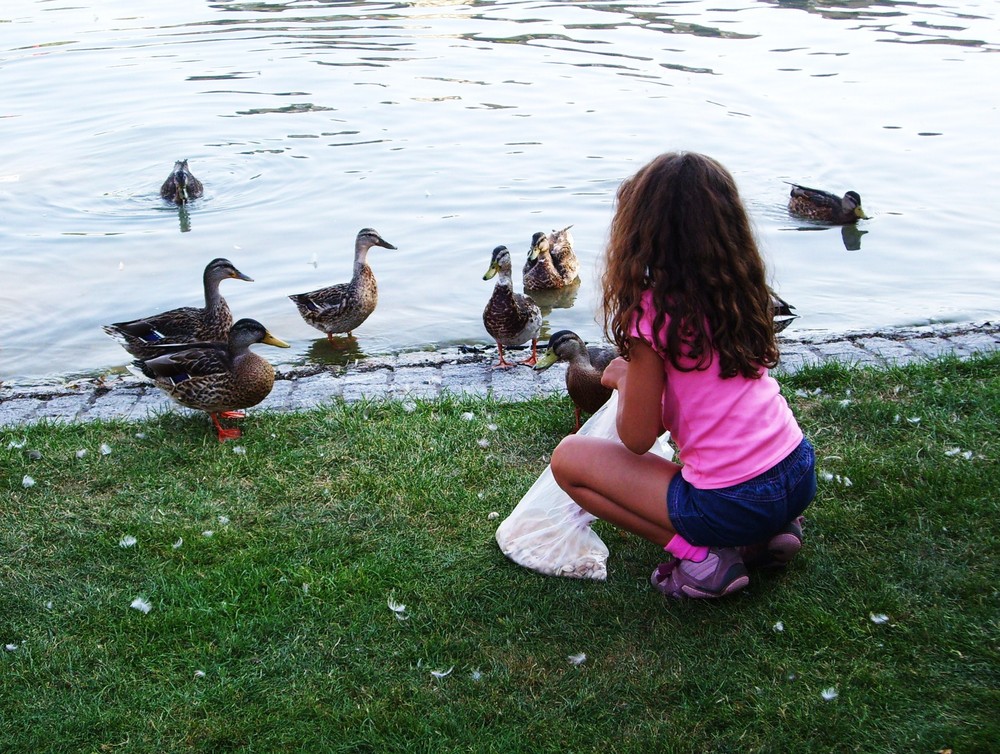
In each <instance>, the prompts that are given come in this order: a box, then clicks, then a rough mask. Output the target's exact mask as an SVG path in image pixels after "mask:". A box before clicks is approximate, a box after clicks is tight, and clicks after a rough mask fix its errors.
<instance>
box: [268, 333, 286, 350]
mask: <svg viewBox="0 0 1000 754" xmlns="http://www.w3.org/2000/svg"><path fill="white" fill-rule="evenodd" d="M261 343H267V344H268V345H269V346H277V347H278V348H291V346H290V345H288V344H287V343H286V342H285V341H283V340H282V339H281V338H276V337H274V336H273V335H271V333H270V332H265V334H264V339H263V340H262V341H261Z"/></svg>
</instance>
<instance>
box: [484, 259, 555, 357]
mask: <svg viewBox="0 0 1000 754" xmlns="http://www.w3.org/2000/svg"><path fill="white" fill-rule="evenodd" d="M510 272H511V264H510V252H509V251H508V250H507V247H506V246H497V247H496V248H495V249H493V257H492V259H491V260H490V267H489V269H488V270H487V271H486V274H485V275H483V280H489V279H490V278H492V277H494V276H495V277H496V279H497V282H496V285H495V286H494V287H493V295H492V296H490V300H489V301H488V302H486V308H485V309H483V324H484V325H485V326H486V332H488V333H489V334H490V335H491V336H492V337H493V339H494V340H495V341H496V343H497V349H498V350H499V351H500V362H499V363H498V364H496V366H497V367H505V368H506V367H512V366H514V364H512V363H510V362H509V361H507V360H506V359H505V358H504V355H503V347H504V346H508V347H511V346H519V345H521V344H522V343H527V342H528V341H529V340H530V341H531V356H530V357H529V358H527V359H525V360H524V361H522V362H520V363H522V364H525V365H527V366H534V364H535V363H536V362H537V361H538V335H539V334H540V333H541V330H542V311H541V309H539V308H538V304H536V303H535V302H534V301H532V300H531V298H530V297H529V296H524V295H522V294H520V293H515V292H514V285H513V283H512V282H511V279H510Z"/></svg>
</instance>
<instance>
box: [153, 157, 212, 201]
mask: <svg viewBox="0 0 1000 754" xmlns="http://www.w3.org/2000/svg"><path fill="white" fill-rule="evenodd" d="M204 193H205V187H204V186H203V185H202V183H201V181H199V180H198V179H197V178H195V177H194V176H193V175H192V174H191V171H190V170H189V169H188V161H187V160H177V162H175V163H174V169H173V170H172V171H170V175H169V176H167V180H165V181H164V182H163V185H162V186H160V196H162V197H163V198H164V199H166V200H167V201H169V202H173V203H174V204H187V203H188V202H189V201H191V200H192V199H197V198H199V197H200V196H201V195H202V194H204Z"/></svg>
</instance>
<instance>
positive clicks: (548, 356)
mask: <svg viewBox="0 0 1000 754" xmlns="http://www.w3.org/2000/svg"><path fill="white" fill-rule="evenodd" d="M558 360H559V357H558V356H556V352H555V351H553V350H552V349H551V348H550V349H549V350H547V351H546V352H545V353H544V354H543V355H542V358H540V359H539V360H538V363H537V364H535V367H534V368H535V371H536V372H541V371H542V370H543V369H548V368H549V367H550V366H552V365H553V364H555V363H556V362H557V361H558Z"/></svg>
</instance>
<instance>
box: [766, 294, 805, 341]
mask: <svg viewBox="0 0 1000 754" xmlns="http://www.w3.org/2000/svg"><path fill="white" fill-rule="evenodd" d="M768 291H769V293H770V294H771V313H772V314H773V315H774V332H775V333H779V332H781V331H782V330H784V329H785V328H786V327H788V326H789V325H790V324H791V323H792V320H793V319H797V318H798V316H799V315H798V314H796V313H795V312H794V311H793V310H794V309H795V307H794V306H792V305H791V304H789V303H788V302H787V301H785V300H784V299H783V298H781V296H779V295H778V294H777V293H775V292H774V291H772V290H770V289H768Z"/></svg>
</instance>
